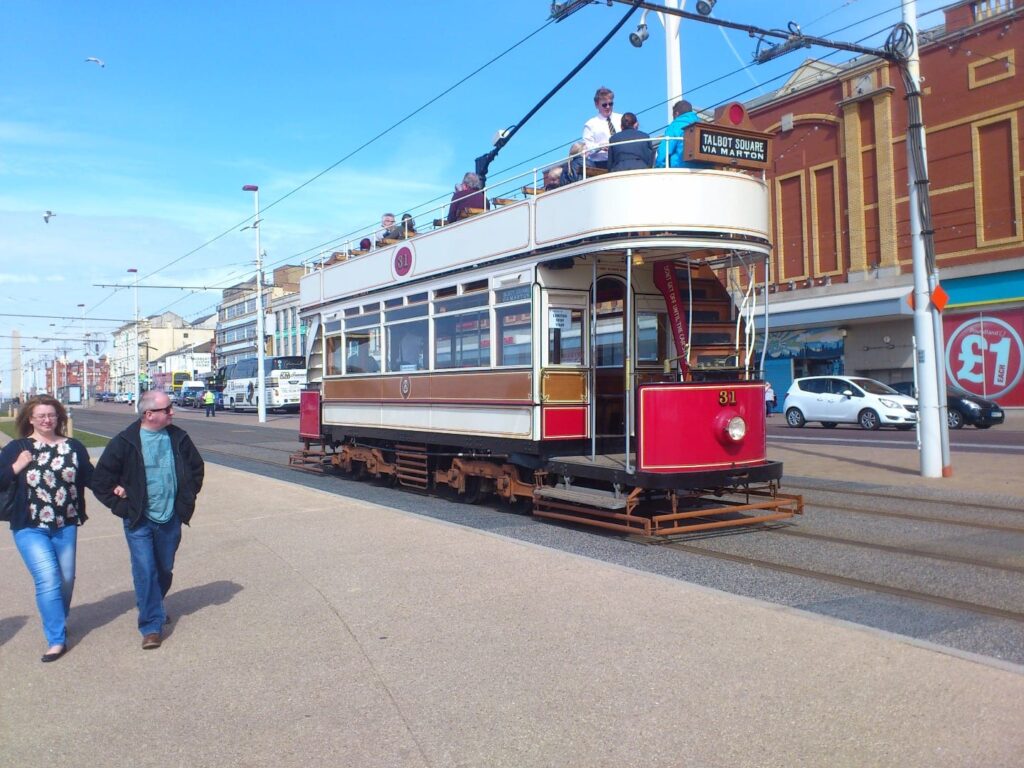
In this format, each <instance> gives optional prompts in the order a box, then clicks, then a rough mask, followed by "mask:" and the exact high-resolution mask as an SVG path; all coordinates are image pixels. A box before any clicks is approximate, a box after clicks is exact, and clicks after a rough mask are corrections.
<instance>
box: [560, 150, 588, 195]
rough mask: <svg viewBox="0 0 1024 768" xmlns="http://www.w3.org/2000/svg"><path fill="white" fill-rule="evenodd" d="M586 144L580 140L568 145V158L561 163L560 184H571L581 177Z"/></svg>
mask: <svg viewBox="0 0 1024 768" xmlns="http://www.w3.org/2000/svg"><path fill="white" fill-rule="evenodd" d="M586 149H587V145H586V144H584V143H583V142H582V141H577V142H575V143H574V144H573V145H572V146H571V147H569V159H568V160H567V161H566V162H565V163H563V164H562V184H563V185H565V184H572V183H573V182H574V181H579V180H580V179H582V178H583V158H584V156H585V152H586Z"/></svg>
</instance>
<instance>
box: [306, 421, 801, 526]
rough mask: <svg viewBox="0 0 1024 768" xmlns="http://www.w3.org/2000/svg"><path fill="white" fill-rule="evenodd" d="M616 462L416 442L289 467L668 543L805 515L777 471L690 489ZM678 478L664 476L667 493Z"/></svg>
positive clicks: (728, 475) (350, 447) (340, 451)
mask: <svg viewBox="0 0 1024 768" xmlns="http://www.w3.org/2000/svg"><path fill="white" fill-rule="evenodd" d="M625 459H626V457H625V456H624V455H623V454H618V455H615V454H604V455H598V456H596V457H593V459H592V457H591V456H589V455H586V456H560V457H552V458H549V459H546V460H545V459H542V458H540V457H536V461H535V462H534V463H537V464H539V465H540V466H539V468H537V469H529V468H527V467H524V466H522V465H521V464H515V463H512V462H510V461H509V460H508V458H507V457H505V456H488V455H483V454H480V453H479V452H473V451H467V452H455V451H453V449H452V448H451V447H450V446H430V445H426V444H422V443H409V442H387V441H380V442H379V444H374V443H373V442H366V441H359V442H356V441H346V442H343V443H341V444H340V445H337V446H332V445H326V446H325V445H324V444H322V443H315V442H307V443H306V445H305V447H304V448H303V450H301V451H298V452H296V453H295V454H293V455H292V457H291V462H290V463H291V466H292V467H293V468H295V469H303V470H307V471H314V472H337V473H341V474H345V475H348V476H350V477H353V478H355V479H366V480H370V479H373V480H378V481H385V482H388V483H391V484H393V485H397V486H403V487H405V488H409V489H414V490H418V491H422V492H426V493H438V494H442V495H443V494H445V493H447V494H449V495H451V497H452V498H453V499H454V500H457V501H460V502H462V503H466V504H478V503H481V502H484V501H485V500H486V499H487V498H489V497H491V496H494V497H497V498H499V499H502V500H503V501H504V502H506V503H507V504H509V506H510V508H511V509H512V510H513V511H515V512H521V513H531V514H533V515H534V516H536V517H542V518H547V519H551V520H559V521H562V522H569V523H578V524H583V525H590V526H595V527H598V528H604V529H606V530H612V531H617V532H620V533H629V534H638V535H643V536H652V537H655V536H673V535H679V534H687V533H695V532H699V531H708V530H714V529H719V528H731V527H735V526H741V525H754V524H758V523H766V522H772V521H776V520H783V519H786V518H790V517H793V516H794V515H800V514H803V498H802V497H801V496H797V495H791V494H786V493H782V492H781V491H780V490H779V479H780V478H781V475H782V465H781V463H779V462H765V463H764V464H762V465H758V466H756V467H745V468H734V469H726V470H718V471H709V472H702V473H695V474H694V475H693V476H691V477H688V478H686V483H687V487H682V488H680V487H666V481H668V477H659V476H658V475H656V474H652V473H635V474H626V463H625ZM679 481H680V478H679V476H678V475H673V476H671V481H670V482H672V483H673V484H674V485H675V484H678V483H679Z"/></svg>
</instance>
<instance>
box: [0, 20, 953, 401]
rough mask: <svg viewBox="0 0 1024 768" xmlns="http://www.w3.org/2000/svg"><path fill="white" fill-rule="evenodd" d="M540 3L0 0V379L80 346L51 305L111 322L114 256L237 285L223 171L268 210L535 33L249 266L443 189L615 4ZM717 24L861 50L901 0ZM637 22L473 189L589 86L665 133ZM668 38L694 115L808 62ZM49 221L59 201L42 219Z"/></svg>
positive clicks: (650, 60)
mask: <svg viewBox="0 0 1024 768" xmlns="http://www.w3.org/2000/svg"><path fill="white" fill-rule="evenodd" d="M942 5H943V4H942V3H940V2H935V1H934V0H920V1H919V2H918V3H917V6H918V15H919V17H920V16H922V14H923V17H922V18H921V21H920V27H921V28H922V29H926V28H928V27H931V26H935V25H937V24H940V23H941V21H942V15H941V13H936V12H934V11H935V9H937V8H940V7H941V6H942ZM549 7H550V3H549V2H546V1H545V0H511V2H504V3H488V2H480V1H479V0H476V1H471V0H442V1H440V2H422V0H421V1H420V2H409V1H407V0H394V2H391V3H388V4H386V5H385V4H381V5H376V4H371V3H364V2H354V1H352V0H335V2H326V1H324V2H302V1H301V0H300V1H299V2H295V3H280V2H279V3H272V2H266V1H265V0H250V1H249V2H234V1H231V0H226V1H224V2H214V3H210V2H194V0H182V2H178V3H174V4H171V3H155V2H151V3H127V2H123V0H106V1H105V2H96V1H94V0H80V1H79V2H52V1H48V0H3V2H2V3H0V313H2V314H0V377H2V379H3V382H2V383H0V392H7V391H9V384H8V382H9V381H10V339H9V338H8V336H9V335H10V333H11V331H12V330H13V329H17V330H18V331H20V333H21V334H22V335H23V336H24V337H29V336H44V337H55V336H65V337H72V338H80V337H81V334H82V327H83V324H82V322H81V321H78V320H75V321H69V320H62V319H58V318H59V316H64V317H79V316H80V315H81V313H82V310H81V309H80V308H78V306H77V305H78V304H80V303H84V304H85V305H86V308H85V312H86V320H85V330H86V331H88V332H89V333H90V334H91V335H92V337H94V338H95V337H97V336H98V337H99V338H102V339H104V340H107V341H109V336H108V335H105V332H109V330H110V329H112V328H113V327H115V326H116V323H114V322H108V321H107V319H113V320H116V319H125V320H127V319H129V318H131V317H132V311H133V310H132V291H131V290H117V289H112V288H101V287H96V286H95V284H97V283H106V284H111V283H127V282H129V275H128V274H127V273H126V270H127V269H128V268H137V269H138V270H139V274H140V275H141V276H142V283H143V285H146V284H149V285H176V286H220V287H225V286H227V285H230V284H233V283H235V282H238V281H240V280H242V279H244V277H245V276H246V273H247V272H251V270H252V269H253V257H254V251H255V243H254V240H253V236H252V231H251V230H247V231H245V232H239V231H237V230H238V229H239V228H240V227H241V226H243V225H244V222H245V220H246V219H247V217H249V216H251V214H252V212H253V201H252V197H251V195H250V194H249V193H245V192H242V190H241V188H242V186H243V185H244V184H258V185H259V186H260V202H261V205H262V206H263V207H265V208H266V207H267V206H269V205H270V204H271V203H273V202H274V201H276V200H278V199H280V198H281V197H282V196H284V195H287V194H288V193H290V192H293V190H295V189H296V188H297V187H299V185H301V184H303V183H305V182H307V181H309V180H310V179H312V178H313V177H315V176H317V174H321V173H322V172H324V171H325V170H326V169H328V168H330V167H331V166H334V165H335V164H336V163H338V161H339V160H342V158H345V157H346V156H348V155H349V154H350V153H352V152H353V151H354V150H356V149H357V148H358V147H360V146H361V145H362V144H364V143H365V142H367V141H368V140H370V139H371V138H373V137H374V136H376V135H377V134H379V133H381V132H382V131H384V130H385V129H387V128H388V127H389V126H392V125H393V124H395V123H397V122H399V121H400V120H402V119H403V118H405V117H407V116H408V115H409V114H410V113H412V112H413V111H414V110H416V109H418V108H419V107H421V106H423V105H424V104H426V103H427V102H430V101H431V100H432V99H434V98H435V97H437V96H438V95H439V94H441V93H442V92H444V91H445V90H447V89H448V88H450V87H451V86H452V85H454V84H455V83H457V82H458V81H459V80H461V79H463V78H464V77H466V76H467V75H469V74H470V73H471V72H473V71H474V70H476V69H477V68H478V67H480V66H482V65H484V64H486V63H487V62H488V61H490V60H491V59H493V58H494V57H495V56H497V55H498V54H499V53H501V52H502V51H504V50H506V49H507V48H509V47H511V46H513V45H515V44H516V43H517V42H519V41H521V40H523V38H526V37H527V36H529V35H531V34H532V33H535V32H536V34H534V35H533V36H532V37H530V38H529V39H528V40H527V41H526V42H525V43H523V44H522V45H520V46H519V47H518V48H516V49H515V50H513V51H512V52H511V53H508V54H507V55H505V56H504V57H502V58H501V59H499V60H498V61H497V62H495V63H494V64H492V65H490V66H488V67H487V68H485V69H484V70H483V71H481V72H480V73H479V74H477V75H475V76H474V77H472V78H471V79H469V80H468V81H466V82H465V83H463V84H462V85H460V86H459V87H458V88H456V89H454V90H452V91H451V92H450V93H448V94H447V95H445V96H443V97H441V98H440V99H438V100H437V101H436V102H434V103H432V104H430V105H429V106H427V107H426V108H425V109H423V110H422V111H420V112H418V113H417V114H416V115H414V116H413V117H411V118H410V119H408V120H407V121H405V122H403V123H402V124H401V125H399V126H398V127H397V128H395V129H394V130H393V131H391V132H390V133H388V134H387V135H386V136H384V137H383V138H381V139H379V140H377V141H376V142H374V143H373V144H371V145H370V146H368V147H366V148H365V149H362V150H361V151H359V152H358V153H356V154H354V155H353V156H352V157H350V158H348V159H347V160H345V161H344V162H341V163H340V164H338V165H336V167H334V168H332V169H331V170H330V171H328V172H326V173H323V175H322V176H320V177H319V178H317V179H316V180H315V181H312V182H311V183H309V184H308V185H306V186H305V187H303V188H302V189H300V190H298V191H297V192H294V194H292V195H291V196H289V197H288V198H287V199H284V200H283V201H281V202H280V203H278V204H277V205H274V206H273V207H272V208H270V209H269V210H267V211H266V212H265V214H264V215H263V225H262V247H263V249H264V250H265V251H266V252H267V264H268V265H270V266H272V265H276V264H283V263H298V262H300V261H301V260H302V259H304V258H308V257H310V256H311V255H314V254H315V253H316V249H317V247H319V246H321V245H323V244H328V243H331V242H334V241H336V240H337V239H338V238H339V237H341V236H343V235H345V234H346V233H349V232H351V231H353V230H355V229H357V228H358V227H360V226H362V225H366V224H370V223H371V222H373V221H375V220H377V219H379V216H380V213H381V212H383V211H385V210H390V211H394V212H395V213H397V214H401V213H402V212H404V211H407V210H414V211H415V209H416V207H417V206H422V205H423V204H425V203H426V202H427V201H430V200H432V199H435V198H447V197H448V195H450V194H451V190H452V187H453V184H454V183H455V182H456V181H458V180H459V179H461V176H462V174H463V173H464V172H465V171H467V170H471V169H472V167H473V159H474V158H475V157H476V156H477V155H480V154H483V153H484V152H486V151H487V150H488V149H490V146H491V144H490V142H491V139H492V137H493V135H494V133H495V131H496V130H498V129H499V128H504V127H507V126H509V125H511V124H513V123H515V122H516V121H517V120H519V118H521V117H522V116H523V115H524V114H525V113H526V112H527V111H528V110H529V109H530V108H531V107H532V106H533V105H534V104H535V103H536V102H537V101H538V100H539V99H540V98H541V97H542V96H543V95H544V94H546V93H547V92H548V90H549V89H550V88H551V87H552V86H553V85H554V84H555V83H557V82H558V80H560V79H561V78H562V76H563V75H564V74H566V73H567V72H568V71H569V70H570V69H571V68H572V67H573V66H574V65H575V64H576V63H577V62H578V61H579V60H580V59H582V58H583V56H584V55H585V54H586V53H587V52H588V51H589V50H590V49H591V48H592V47H593V46H594V45H595V44H596V42H597V41H598V40H599V39H600V38H601V37H603V36H604V34H606V33H607V32H608V31H609V30H610V29H611V27H612V26H613V25H614V24H615V22H616V21H617V20H618V19H620V18H621V17H622V15H623V14H624V13H625V12H626V10H627V9H626V7H625V6H622V5H619V4H617V3H615V4H613V5H612V6H611V7H609V6H608V5H606V4H605V3H596V4H592V5H591V6H589V7H587V8H585V9H583V10H582V11H580V12H578V13H576V14H574V15H573V16H571V17H570V18H568V19H567V20H565V21H563V22H561V23H558V24H549V25H548V26H546V27H545V26H544V25H545V23H546V21H547V17H548V12H549ZM686 7H687V10H690V11H693V10H694V8H695V2H694V1H693V0H690V2H688V3H687V4H686ZM715 15H716V16H717V17H719V18H723V19H728V20H730V21H735V22H739V23H744V24H751V25H757V26H762V27H765V28H774V29H784V28H785V27H786V25H787V24H788V23H789V22H790V21H794V22H796V23H798V24H800V25H801V27H802V28H803V30H804V31H805V32H806V33H808V34H812V35H818V36H823V37H833V38H835V39H837V40H846V41H862V43H863V44H866V45H881V43H882V42H883V41H884V38H885V35H886V33H887V31H888V30H889V29H890V28H891V26H892V25H893V24H895V23H896V22H898V21H899V18H900V0H845V1H844V0H834V1H828V0H816V1H814V2H811V1H808V0H790V2H786V3H770V2H762V1H761V0H719V2H718V6H717V8H716V9H715ZM639 16H640V14H639V12H637V13H636V15H635V16H634V18H633V19H631V20H630V21H629V22H627V25H626V26H625V27H623V29H622V30H621V31H620V32H619V34H618V36H617V37H616V38H615V39H613V40H612V41H611V42H610V43H609V44H608V46H606V47H605V49H604V50H603V51H602V52H601V53H600V54H598V56H597V57H596V58H595V59H594V60H593V61H592V62H590V64H588V65H587V67H586V68H585V69H584V70H583V71H582V72H581V73H580V74H579V75H578V76H577V77H576V78H575V80H573V81H572V82H570V83H569V84H568V85H567V86H566V87H565V88H564V89H563V90H562V91H560V92H559V94H558V95H556V96H555V97H554V98H553V99H552V100H551V101H550V102H548V104H547V105H546V106H545V107H544V109H543V110H542V111H541V112H539V113H538V114H537V115H536V116H535V117H534V118H533V119H532V120H531V121H530V122H529V123H528V124H527V125H526V126H525V127H524V128H523V129H522V130H521V131H520V132H519V133H518V134H517V135H516V137H515V138H514V139H513V140H512V141H511V142H510V143H509V144H508V145H507V146H506V147H505V148H504V149H503V150H502V152H501V154H500V156H499V157H498V159H497V160H496V161H495V162H494V163H493V164H492V166H491V174H492V179H494V180H496V179H498V178H499V177H500V176H501V171H502V170H503V169H508V168H512V167H513V166H519V165H520V164H522V165H523V168H528V167H532V166H535V165H543V164H544V163H545V162H550V161H552V160H554V159H555V158H556V157H559V156H561V155H563V154H565V151H566V150H565V146H566V145H567V144H568V143H570V142H571V141H572V140H574V139H575V138H577V137H578V136H579V133H580V131H581V128H582V124H583V122H584V121H585V120H586V119H587V118H588V117H590V116H591V115H592V111H593V110H592V97H593V92H594V90H595V88H596V87H597V86H598V85H607V86H608V87H610V88H612V89H613V90H614V91H615V92H616V110H617V111H625V110H632V111H635V112H638V113H639V116H640V123H641V127H642V128H644V129H647V130H649V131H651V132H655V131H656V130H658V129H660V128H661V127H662V126H663V125H664V124H665V122H666V119H665V107H664V106H663V102H664V100H665V73H664V34H663V30H662V28H661V26H660V24H659V22H658V21H657V20H656V19H655V18H654V17H653V16H651V17H650V18H649V19H648V26H649V29H650V39H649V40H648V41H647V43H646V44H645V45H644V47H643V48H641V49H639V50H637V49H635V48H633V47H631V46H630V45H629V43H628V42H627V36H628V33H629V32H630V31H632V30H633V29H635V26H636V22H637V21H639ZM538 30H540V31H539V32H538ZM680 38H681V48H682V64H683V89H684V93H685V95H686V96H687V98H689V99H690V100H691V101H692V102H693V103H694V104H695V105H697V106H698V107H700V108H704V107H712V106H714V105H715V104H718V103H721V102H724V101H728V100H732V99H734V98H740V99H749V98H752V97H754V96H757V95H760V94H763V93H766V92H768V91H770V90H771V89H772V88H773V87H777V86H778V85H780V84H781V82H782V81H783V80H784V79H785V76H786V75H787V74H788V73H789V72H790V71H792V69H793V68H794V67H796V66H797V65H799V63H800V62H801V61H803V60H804V59H806V58H811V57H820V56H826V55H828V54H829V52H828V51H827V50H824V49H820V48H812V49H805V50H802V51H799V52H796V53H792V54H789V55H787V56H784V57H782V58H780V59H778V60H776V61H774V62H771V63H769V64H766V65H762V66H746V65H749V63H750V60H751V56H752V54H753V51H754V48H755V42H756V41H755V40H754V39H752V38H751V37H749V36H748V35H747V34H746V33H744V32H740V31H729V32H725V33H723V31H722V30H720V29H719V28H716V27H713V26H710V25H706V24H700V23H697V22H689V21H683V23H682V26H681V35H680ZM88 57H98V58H100V59H102V60H103V61H104V62H105V66H104V67H102V68H101V67H99V66H98V65H96V64H95V63H90V62H86V61H85V60H86V58H88ZM848 58H850V55H849V54H844V53H840V54H838V55H835V54H833V55H831V56H830V57H829V58H828V60H829V61H832V62H840V61H844V60H846V59H848ZM745 67H746V68H745ZM778 78H781V79H778ZM926 117H927V116H926ZM545 153H547V154H545ZM535 158H536V159H535ZM47 210H50V211H53V212H54V213H56V214H57V215H56V216H55V217H54V218H52V219H51V220H50V222H49V223H48V224H47V223H45V222H44V221H43V212H44V211H47ZM423 218H427V216H426V215H424V217H423ZM224 232H229V234H226V235H224V236H223V237H221V238H220V239H217V240H216V241H215V242H213V243H212V244H210V245H206V246H205V247H203V246H204V244H205V243H207V242H208V241H210V240H213V239H214V238H216V237H217V236H218V235H221V234H222V233H224ZM197 249H198V250H197ZM328 250H330V246H328ZM186 254H191V255H186ZM139 295H140V307H141V312H142V314H144V315H145V314H152V313H156V312H160V311H163V310H168V309H169V310H173V311H176V312H178V313H179V314H181V315H183V316H184V317H186V318H188V319H194V318H196V317H198V316H200V315H202V314H206V313H210V312H212V311H213V310H214V308H215V306H216V303H217V300H218V298H219V293H217V292H213V291H208V292H200V291H188V290H180V289H159V290H158V289H151V288H143V289H141V290H140V292H139ZM12 314H15V315H18V316H17V317H10V316H6V315H12ZM30 314H31V315H52V316H54V317H52V318H31V317H25V315H30ZM101 318H102V319H101ZM51 323H53V324H54V325H52V326H51ZM76 345H77V342H70V343H66V344H60V345H57V344H55V343H54V342H47V343H42V342H40V341H38V340H36V339H29V338H26V339H25V341H24V347H25V349H24V352H23V361H29V360H32V359H35V358H38V357H42V356H49V357H52V356H53V354H54V348H55V347H56V346H70V347H71V348H72V356H73V357H78V356H80V353H79V354H75V352H74V349H75V347H76ZM79 348H80V347H79Z"/></svg>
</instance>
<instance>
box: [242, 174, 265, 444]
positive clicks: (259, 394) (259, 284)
mask: <svg viewBox="0 0 1024 768" xmlns="http://www.w3.org/2000/svg"><path fill="white" fill-rule="evenodd" d="M242 191H243V192H252V193H253V206H254V210H255V212H256V219H255V220H254V221H253V228H254V229H255V230H256V414H257V417H258V419H259V422H260V424H265V423H266V421H267V404H266V398H265V397H264V396H263V395H264V390H265V389H266V374H265V372H264V370H263V366H264V363H265V355H266V353H265V352H264V350H263V333H264V329H263V252H262V251H261V250H260V188H259V187H258V186H256V185H255V184H246V185H245V186H244V187H242Z"/></svg>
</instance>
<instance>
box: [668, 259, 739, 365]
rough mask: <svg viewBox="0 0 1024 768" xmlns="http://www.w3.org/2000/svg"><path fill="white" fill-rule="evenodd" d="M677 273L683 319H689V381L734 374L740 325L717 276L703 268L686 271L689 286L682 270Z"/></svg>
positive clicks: (737, 360)
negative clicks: (722, 374)
mask: <svg viewBox="0 0 1024 768" xmlns="http://www.w3.org/2000/svg"><path fill="white" fill-rule="evenodd" d="M679 272H680V274H679V277H678V280H679V286H680V288H679V293H680V298H681V299H682V302H681V307H682V312H683V317H684V319H687V320H688V319H689V318H690V317H691V314H692V317H693V325H692V326H691V327H690V334H689V342H690V350H689V359H688V361H687V362H688V363H689V368H690V376H691V378H692V379H701V378H704V377H705V376H712V375H714V374H715V373H716V372H719V373H727V372H728V373H732V372H734V371H735V370H736V369H737V368H739V367H740V366H741V365H742V361H741V360H740V359H739V357H738V355H737V347H736V334H737V331H739V332H742V331H743V325H742V323H741V324H739V325H737V323H736V309H735V305H734V304H733V299H732V296H731V295H730V294H729V292H728V291H727V290H726V288H725V286H724V285H723V284H722V281H721V280H720V279H719V278H718V276H717V275H716V274H715V273H714V272H713V271H712V270H711V269H710V268H709V267H707V266H705V265H701V266H694V267H690V278H689V283H688V282H687V276H686V271H685V269H683V270H680V271H679ZM691 295H692V297H693V301H692V307H691V301H690V297H691ZM741 354H742V353H741Z"/></svg>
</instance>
